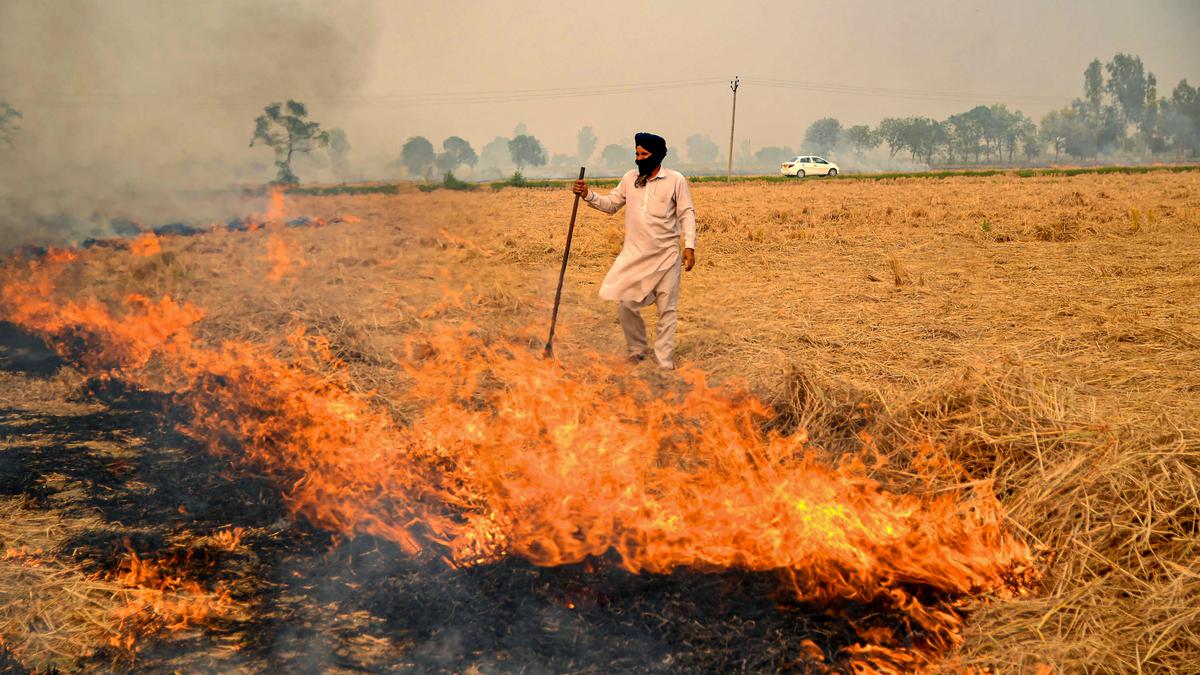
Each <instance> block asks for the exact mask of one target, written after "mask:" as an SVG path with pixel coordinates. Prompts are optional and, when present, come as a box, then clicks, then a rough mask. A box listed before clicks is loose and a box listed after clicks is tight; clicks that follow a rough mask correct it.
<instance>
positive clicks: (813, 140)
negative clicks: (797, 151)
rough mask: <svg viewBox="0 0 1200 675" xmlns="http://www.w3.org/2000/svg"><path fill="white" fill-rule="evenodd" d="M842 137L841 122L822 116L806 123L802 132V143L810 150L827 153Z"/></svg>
mask: <svg viewBox="0 0 1200 675" xmlns="http://www.w3.org/2000/svg"><path fill="white" fill-rule="evenodd" d="M841 137H842V123H841V122H839V121H837V120H836V119H834V118H832V117H823V118H821V119H819V120H817V121H816V122H813V123H812V124H810V125H808V130H807V131H805V132H804V145H805V147H806V148H808V151H810V152H816V153H817V154H819V155H827V154H829V151H830V150H832V149H833V147H834V146H835V145H837V143H838V141H839V140H841Z"/></svg>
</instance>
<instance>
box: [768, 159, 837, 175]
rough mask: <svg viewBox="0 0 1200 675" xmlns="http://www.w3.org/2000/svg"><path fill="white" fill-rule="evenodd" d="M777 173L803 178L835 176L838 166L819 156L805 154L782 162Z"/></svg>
mask: <svg viewBox="0 0 1200 675" xmlns="http://www.w3.org/2000/svg"><path fill="white" fill-rule="evenodd" d="M779 173H781V174H783V175H785V176H795V177H796V178H804V177H805V176H836V175H838V166H837V164H834V163H833V162H830V161H828V160H824V159H821V158H820V157H813V156H807V155H806V156H802V157H795V158H793V159H792V161H790V162H784V163H783V165H782V166H781V167H779Z"/></svg>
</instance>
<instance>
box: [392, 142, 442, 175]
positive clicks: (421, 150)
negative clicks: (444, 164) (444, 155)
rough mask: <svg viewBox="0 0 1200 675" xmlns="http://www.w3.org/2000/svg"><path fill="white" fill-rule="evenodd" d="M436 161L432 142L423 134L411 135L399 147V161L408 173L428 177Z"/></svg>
mask: <svg viewBox="0 0 1200 675" xmlns="http://www.w3.org/2000/svg"><path fill="white" fill-rule="evenodd" d="M436 161H437V154H436V153H434V151H433V143H430V142H429V139H427V138H425V137H424V136H412V137H410V138H409V139H408V140H407V141H404V145H403V146H402V147H401V148H400V163H401V164H403V165H404V168H406V169H408V173H409V175H412V176H418V177H425V178H428V177H429V174H430V170H431V169H432V168H433V166H434V163H435V162H436Z"/></svg>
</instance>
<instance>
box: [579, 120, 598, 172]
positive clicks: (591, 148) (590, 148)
mask: <svg viewBox="0 0 1200 675" xmlns="http://www.w3.org/2000/svg"><path fill="white" fill-rule="evenodd" d="M596 142H597V141H596V134H594V133H592V128H591V127H584V128H582V129H580V130H579V133H578V134H577V135H576V136H575V149H576V150H577V152H576V154H575V159H576V160H577V161H578V162H579V164H580V166H583V165H585V164H587V161H588V160H589V159H591V157H592V153H593V152H595V151H596Z"/></svg>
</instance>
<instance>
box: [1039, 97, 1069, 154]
mask: <svg viewBox="0 0 1200 675" xmlns="http://www.w3.org/2000/svg"><path fill="white" fill-rule="evenodd" d="M1070 111H1071V109H1070V108H1067V109H1066V110H1065V111H1063V110H1051V111H1050V112H1048V113H1046V114H1045V115H1044V116H1043V117H1042V124H1041V128H1040V129H1039V131H1038V135H1039V137H1040V138H1041V140H1042V142H1043V143H1045V144H1048V145H1049V146H1050V147H1052V148H1054V161H1055V162H1057V161H1058V154H1059V153H1060V152H1062V151H1063V150H1065V149H1066V147H1067V124H1066V119H1065V114H1066V112H1070Z"/></svg>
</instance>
